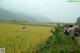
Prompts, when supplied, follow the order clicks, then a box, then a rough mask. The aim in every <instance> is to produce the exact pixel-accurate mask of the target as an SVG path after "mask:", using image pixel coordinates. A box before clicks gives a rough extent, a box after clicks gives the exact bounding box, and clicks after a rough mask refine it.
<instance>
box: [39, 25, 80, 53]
mask: <svg viewBox="0 0 80 53" xmlns="http://www.w3.org/2000/svg"><path fill="white" fill-rule="evenodd" d="M51 32H52V33H53V36H51V37H50V38H49V39H48V41H47V42H46V44H45V45H44V47H42V48H41V49H40V53H69V52H71V51H73V53H74V52H76V53H80V49H79V48H80V46H79V45H77V44H76V42H75V40H70V39H69V38H68V36H66V35H64V34H63V27H61V26H60V25H58V26H57V27H55V32H53V31H51Z"/></svg>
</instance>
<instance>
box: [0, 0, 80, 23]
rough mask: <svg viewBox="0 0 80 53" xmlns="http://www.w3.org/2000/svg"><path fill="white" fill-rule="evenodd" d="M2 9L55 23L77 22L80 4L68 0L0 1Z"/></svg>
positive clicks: (79, 14)
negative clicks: (41, 16) (43, 18)
mask: <svg viewBox="0 0 80 53" xmlns="http://www.w3.org/2000/svg"><path fill="white" fill-rule="evenodd" d="M0 7H2V8H5V9H8V10H10V11H16V12H22V13H25V14H27V15H37V14H38V15H43V16H46V17H48V18H49V19H51V20H52V21H53V22H67V23H74V22H76V19H77V17H79V16H80V2H67V0H0Z"/></svg>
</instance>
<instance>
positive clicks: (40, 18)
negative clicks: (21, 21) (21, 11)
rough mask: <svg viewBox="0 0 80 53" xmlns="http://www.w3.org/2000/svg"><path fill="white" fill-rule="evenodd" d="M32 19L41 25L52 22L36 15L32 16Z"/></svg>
mask: <svg viewBox="0 0 80 53" xmlns="http://www.w3.org/2000/svg"><path fill="white" fill-rule="evenodd" d="M32 17H33V18H34V19H36V20H37V21H38V22H42V23H48V22H52V21H51V20H50V19H48V18H47V17H45V16H42V15H38V14H37V15H33V16H32Z"/></svg>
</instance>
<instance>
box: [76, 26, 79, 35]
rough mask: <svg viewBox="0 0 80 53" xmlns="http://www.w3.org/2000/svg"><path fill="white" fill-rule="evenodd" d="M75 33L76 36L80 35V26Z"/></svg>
mask: <svg viewBox="0 0 80 53" xmlns="http://www.w3.org/2000/svg"><path fill="white" fill-rule="evenodd" d="M75 35H76V36H79V35H80V26H79V27H77V28H76V29H75Z"/></svg>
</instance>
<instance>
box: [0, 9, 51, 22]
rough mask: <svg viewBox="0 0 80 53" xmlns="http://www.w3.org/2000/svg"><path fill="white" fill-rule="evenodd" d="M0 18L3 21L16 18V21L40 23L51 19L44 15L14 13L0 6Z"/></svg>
mask: <svg viewBox="0 0 80 53" xmlns="http://www.w3.org/2000/svg"><path fill="white" fill-rule="evenodd" d="M0 20H5V21H6V20H7V21H11V20H16V21H27V22H41V23H44V22H51V20H49V19H48V18H46V17H45V16H41V15H36V16H35V15H34V16H32V15H26V14H23V13H16V12H12V11H8V10H6V9H3V8H0Z"/></svg>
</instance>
